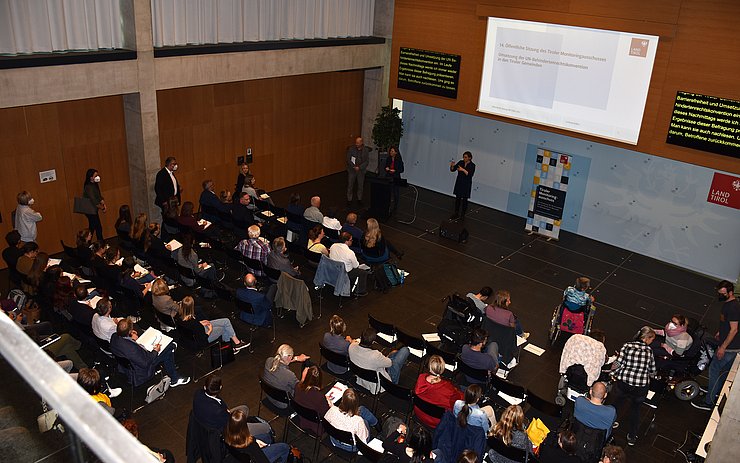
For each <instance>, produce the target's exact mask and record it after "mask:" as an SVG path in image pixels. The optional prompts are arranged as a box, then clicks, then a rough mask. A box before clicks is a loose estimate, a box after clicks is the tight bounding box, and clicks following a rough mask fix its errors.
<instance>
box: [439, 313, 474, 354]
mask: <svg viewBox="0 0 740 463" xmlns="http://www.w3.org/2000/svg"><path fill="white" fill-rule="evenodd" d="M437 333H438V334H439V337H440V339H441V340H442V342H449V343H452V344H454V345H455V346H457V347H458V348H460V347H461V346H463V345H465V344H467V343H469V342H470V338H471V336H472V335H473V329H472V328H471V327H470V326H468V325H466V324H464V323H462V322H459V321H457V320H449V319H443V320H442V321H441V322H439V325H437Z"/></svg>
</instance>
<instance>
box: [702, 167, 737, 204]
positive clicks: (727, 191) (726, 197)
mask: <svg viewBox="0 0 740 463" xmlns="http://www.w3.org/2000/svg"><path fill="white" fill-rule="evenodd" d="M707 202H709V203H714V204H719V205H720V206H727V207H733V208H735V209H740V177H735V176H734V175H727V174H721V173H719V172H715V173H714V178H713V179H712V185H711V186H710V187H709V195H708V196H707Z"/></svg>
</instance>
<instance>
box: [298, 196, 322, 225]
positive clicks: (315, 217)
mask: <svg viewBox="0 0 740 463" xmlns="http://www.w3.org/2000/svg"><path fill="white" fill-rule="evenodd" d="M319 207H321V198H320V197H318V196H313V197H312V198H311V207H309V208H306V210H305V211H303V217H304V218H305V219H307V220H310V221H311V222H316V223H323V222H324V214H323V213H322V212H321V211H320V210H319Z"/></svg>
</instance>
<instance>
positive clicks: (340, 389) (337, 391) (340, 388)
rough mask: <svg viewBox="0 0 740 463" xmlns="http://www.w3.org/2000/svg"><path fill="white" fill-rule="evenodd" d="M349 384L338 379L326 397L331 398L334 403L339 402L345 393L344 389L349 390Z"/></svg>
mask: <svg viewBox="0 0 740 463" xmlns="http://www.w3.org/2000/svg"><path fill="white" fill-rule="evenodd" d="M347 387H348V386H347V385H346V384H343V383H340V382H339V381H337V382H336V383H334V386H332V387H331V389H329V392H327V393H326V398H327V399H329V400H331V401H332V403H337V402H339V400H340V399H341V398H342V395H343V394H344V391H346V390H347Z"/></svg>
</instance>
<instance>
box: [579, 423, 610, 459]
mask: <svg viewBox="0 0 740 463" xmlns="http://www.w3.org/2000/svg"><path fill="white" fill-rule="evenodd" d="M570 430H571V431H572V432H573V433H574V434H575V435H576V442H577V443H578V444H577V445H576V455H577V456H578V457H579V458H580V459H581V461H582V462H583V463H596V462H598V461H599V458H600V457H601V450H602V449H603V448H604V444H605V443H606V431H605V430H603V429H594V428H589V427H588V426H586V425H584V424H582V423H581V422H580V421H578V420H577V419H575V418H572V420H571V422H570Z"/></svg>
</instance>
